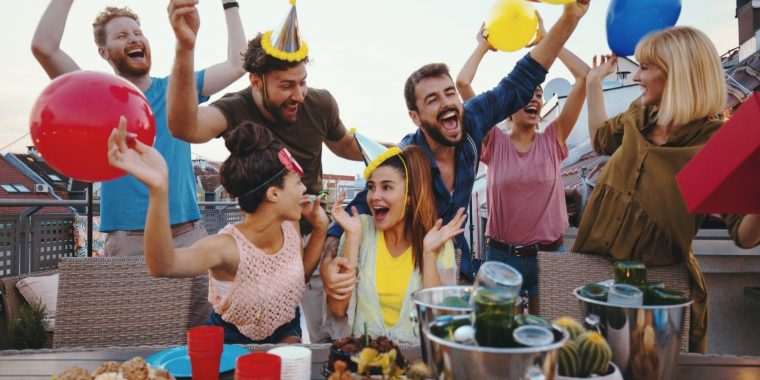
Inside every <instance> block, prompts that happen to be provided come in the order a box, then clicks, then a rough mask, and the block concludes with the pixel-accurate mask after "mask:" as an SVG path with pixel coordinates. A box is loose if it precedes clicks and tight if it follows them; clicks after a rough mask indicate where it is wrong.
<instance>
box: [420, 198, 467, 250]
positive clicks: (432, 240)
mask: <svg viewBox="0 0 760 380" xmlns="http://www.w3.org/2000/svg"><path fill="white" fill-rule="evenodd" d="M465 219H467V216H466V215H465V214H464V208H463V207H462V208H460V209H459V210H457V213H456V215H454V218H452V219H451V221H450V222H449V223H448V224H446V225H445V226H443V227H441V225H443V220H442V219H438V220H437V221H436V222H435V225H434V226H433V228H431V229H430V231H428V233H427V234H425V238H424V239H423V240H422V249H423V251H424V253H438V251H440V250H441V247H443V245H444V244H445V243H446V242H447V241H449V240H451V239H452V238H453V237H455V236H457V235H459V234H461V233H462V232H464V228H463V227H462V225H463V224H464V221H465Z"/></svg>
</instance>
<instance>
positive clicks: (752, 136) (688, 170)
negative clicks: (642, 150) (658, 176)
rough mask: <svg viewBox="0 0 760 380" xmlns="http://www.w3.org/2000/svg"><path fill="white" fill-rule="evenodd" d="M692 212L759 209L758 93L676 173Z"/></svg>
mask: <svg viewBox="0 0 760 380" xmlns="http://www.w3.org/2000/svg"><path fill="white" fill-rule="evenodd" d="M676 180H677V181H678V186H679V187H680V188H681V194H682V196H683V199H684V201H685V202H686V207H687V208H688V209H689V211H690V212H692V213H700V214H709V213H732V214H745V213H759V212H760V96H758V94H757V93H755V94H753V95H752V96H751V97H750V98H749V99H747V100H746V101H745V102H744V104H742V105H741V106H740V107H739V109H738V110H737V111H736V113H734V115H733V116H732V117H731V119H730V120H729V121H728V122H727V123H726V124H724V125H723V126H722V127H721V128H720V129H719V130H718V132H716V133H715V134H714V135H713V136H712V137H711V138H710V140H709V141H708V142H707V144H705V146H704V147H703V148H702V150H700V151H699V152H698V153H697V154H696V155H694V157H693V158H692V159H691V160H690V161H689V162H688V163H687V164H686V165H685V166H684V167H683V169H681V172H680V173H678V175H677V176H676Z"/></svg>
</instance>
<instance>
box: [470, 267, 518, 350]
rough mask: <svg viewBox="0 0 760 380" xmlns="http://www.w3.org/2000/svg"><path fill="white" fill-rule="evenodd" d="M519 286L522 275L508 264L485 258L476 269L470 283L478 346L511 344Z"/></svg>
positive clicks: (506, 345) (505, 345)
mask: <svg viewBox="0 0 760 380" xmlns="http://www.w3.org/2000/svg"><path fill="white" fill-rule="evenodd" d="M521 286H522V275H521V274H520V272H518V271H517V270H516V269H514V268H512V267H511V266H509V265H507V264H504V263H500V262H496V261H489V262H486V263H485V264H483V265H482V266H481V267H480V270H479V271H478V275H477V277H476V278H475V283H474V284H473V289H474V290H473V296H472V297H471V302H473V303H474V305H473V306H474V311H473V327H474V328H475V341H476V342H477V343H478V345H479V346H485V347H510V346H513V345H514V342H513V339H512V329H513V328H514V315H515V303H516V302H517V298H518V295H519V293H520V287H521Z"/></svg>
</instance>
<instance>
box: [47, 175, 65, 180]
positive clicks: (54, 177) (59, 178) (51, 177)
mask: <svg viewBox="0 0 760 380" xmlns="http://www.w3.org/2000/svg"><path fill="white" fill-rule="evenodd" d="M47 176H48V178H50V179H52V180H53V181H58V182H60V181H63V180H62V179H61V177H59V176H57V175H55V174H52V173H50V174H48V175H47Z"/></svg>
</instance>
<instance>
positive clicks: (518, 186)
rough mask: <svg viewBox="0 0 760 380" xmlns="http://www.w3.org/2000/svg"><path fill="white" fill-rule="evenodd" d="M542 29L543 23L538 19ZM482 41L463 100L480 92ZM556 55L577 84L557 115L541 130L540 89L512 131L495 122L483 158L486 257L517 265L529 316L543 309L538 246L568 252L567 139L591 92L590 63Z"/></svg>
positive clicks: (465, 74)
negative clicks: (476, 83) (563, 170)
mask: <svg viewBox="0 0 760 380" xmlns="http://www.w3.org/2000/svg"><path fill="white" fill-rule="evenodd" d="M541 29H542V34H545V31H543V23H542V24H541ZM477 40H478V45H477V47H476V49H475V51H474V52H473V53H472V55H471V56H470V58H469V59H468V60H467V62H466V63H465V65H464V67H463V68H462V71H461V72H460V73H459V75H458V76H457V89H458V90H459V92H460V93H461V94H462V98H464V99H468V98H470V97H472V96H474V95H475V93H474V91H473V90H472V87H471V86H470V83H471V82H472V79H473V78H474V76H475V72H476V71H477V68H478V65H479V64H480V61H481V60H482V58H483V56H484V55H485V53H486V52H488V50H491V46H490V44H489V43H488V41H487V40H486V39H485V38H483V32H482V29H481V31H480V32H479V33H478V35H477ZM558 57H559V59H560V60H561V61H562V63H564V64H565V66H566V67H567V68H568V69H569V70H570V72H572V74H573V76H575V85H574V86H573V88H572V90H571V91H570V94H569V95H568V97H567V102H565V107H564V108H563V110H562V112H561V113H560V115H559V116H558V117H557V118H556V119H555V120H554V122H552V123H551V124H549V126H548V127H546V129H545V130H544V131H543V132H539V131H538V129H539V122H540V120H541V116H540V115H541V107H542V106H543V105H544V101H543V89H542V88H541V86H539V87H536V90H535V92H534V94H533V98H532V99H531V100H530V102H528V104H527V105H526V106H525V108H523V109H522V110H520V111H518V112H517V113H515V114H513V115H512V116H510V117H509V118H508V119H507V121H506V124H507V126H508V127H507V130H506V131H505V130H502V129H501V128H493V129H492V130H491V132H490V133H489V135H488V136H487V137H486V140H485V141H484V142H483V152H482V155H481V161H483V163H485V164H486V165H488V172H487V177H486V192H487V196H488V206H487V207H488V224H487V226H486V261H489V260H496V261H501V262H503V263H506V264H509V265H511V266H513V267H514V268H515V269H517V270H519V271H520V273H522V275H523V288H522V292H523V294H526V293H527V295H528V297H529V303H528V305H529V311H530V313H531V314H538V312H539V298H538V269H537V264H536V254H537V252H538V251H564V246H563V244H562V242H563V241H562V236H563V233H564V231H565V229H567V227H568V218H567V209H566V206H565V193H564V189H563V186H562V178H561V176H560V164H561V163H562V161H563V160H564V159H565V158H566V157H567V155H568V150H567V145H566V140H567V137H568V136H569V135H570V132H571V131H572V130H573V127H574V126H575V122H576V120H577V119H578V115H579V114H580V111H581V108H582V106H583V102H584V99H585V97H586V85H585V82H586V74H587V73H588V72H589V70H590V67H589V66H588V65H587V64H585V63H584V62H583V61H581V60H580V59H579V58H578V57H576V56H575V55H574V54H572V53H570V52H569V51H568V50H567V49H564V48H563V49H562V50H561V51H560V53H559V55H558Z"/></svg>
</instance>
